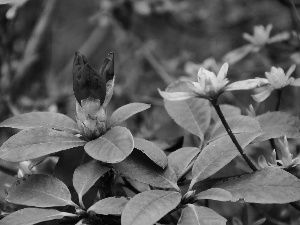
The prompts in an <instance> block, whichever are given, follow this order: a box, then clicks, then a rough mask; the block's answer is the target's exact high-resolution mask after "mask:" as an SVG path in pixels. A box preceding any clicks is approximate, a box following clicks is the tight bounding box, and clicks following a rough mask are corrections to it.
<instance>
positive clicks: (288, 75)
mask: <svg viewBox="0 0 300 225" xmlns="http://www.w3.org/2000/svg"><path fill="white" fill-rule="evenodd" d="M295 69H296V65H295V64H293V65H291V67H290V68H289V70H288V71H287V72H286V79H289V77H290V76H291V74H292V73H293V72H294V71H295Z"/></svg>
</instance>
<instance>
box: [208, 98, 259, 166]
mask: <svg viewBox="0 0 300 225" xmlns="http://www.w3.org/2000/svg"><path fill="white" fill-rule="evenodd" d="M210 102H211V103H212V105H213V106H214V108H215V110H216V112H217V114H218V116H219V118H220V119H221V121H222V123H223V125H224V127H225V129H226V131H227V133H228V135H229V137H230V138H231V140H232V142H233V143H234V145H235V147H236V148H237V150H238V151H239V152H240V154H241V155H242V157H243V158H244V160H245V161H246V163H247V164H248V166H249V167H250V168H251V169H252V170H253V171H258V169H257V168H256V166H255V165H254V164H253V163H252V161H251V160H250V159H249V158H248V156H247V155H246V154H245V153H244V152H243V149H242V147H241V146H240V144H239V143H238V141H237V140H236V137H235V136H234V134H233V133H232V131H231V129H230V127H229V125H228V123H227V121H226V119H225V117H224V115H223V113H222V110H221V108H220V105H219V102H218V100H217V99H211V100H210Z"/></svg>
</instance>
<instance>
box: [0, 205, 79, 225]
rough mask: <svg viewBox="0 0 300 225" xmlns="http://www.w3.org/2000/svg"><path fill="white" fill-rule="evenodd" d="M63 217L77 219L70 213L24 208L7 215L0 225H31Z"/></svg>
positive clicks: (0, 221)
mask: <svg viewBox="0 0 300 225" xmlns="http://www.w3.org/2000/svg"><path fill="white" fill-rule="evenodd" d="M65 216H68V217H77V215H75V214H72V213H66V212H60V211H58V210H55V209H39V208H26V209H21V210H18V211H16V212H13V213H11V214H9V215H8V216H6V217H4V218H3V219H2V220H0V224H1V225H32V224H37V223H40V222H43V221H49V220H57V219H61V218H63V217H65Z"/></svg>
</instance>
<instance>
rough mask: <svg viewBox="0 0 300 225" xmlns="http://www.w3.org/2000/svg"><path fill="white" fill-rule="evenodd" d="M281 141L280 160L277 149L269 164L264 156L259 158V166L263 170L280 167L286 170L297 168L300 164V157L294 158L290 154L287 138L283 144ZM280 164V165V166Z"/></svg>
mask: <svg viewBox="0 0 300 225" xmlns="http://www.w3.org/2000/svg"><path fill="white" fill-rule="evenodd" d="M278 141H279V145H280V146H279V148H278V157H279V158H280V159H279V160H276V152H275V149H274V151H273V153H272V156H271V159H270V162H267V161H266V159H265V157H264V156H262V155H261V156H259V158H258V165H259V166H260V167H261V168H265V167H269V166H271V167H279V168H285V169H289V168H292V167H295V166H297V165H298V164H300V156H297V157H296V158H293V154H292V153H291V152H290V148H289V144H288V141H287V138H286V136H284V138H283V142H282V141H281V140H278ZM278 163H279V165H278Z"/></svg>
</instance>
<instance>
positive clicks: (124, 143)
mask: <svg viewBox="0 0 300 225" xmlns="http://www.w3.org/2000/svg"><path fill="white" fill-rule="evenodd" d="M133 147H134V142H133V137H132V134H131V133H130V131H129V130H128V129H127V128H125V127H118V126H117V127H113V128H111V129H110V130H109V131H107V132H106V133H105V134H104V135H102V136H100V137H99V138H97V139H96V140H93V141H90V142H88V143H87V144H86V145H85V146H84V149H85V151H86V153H87V154H89V155H90V156H91V157H93V158H94V159H97V160H99V161H101V162H106V163H117V162H121V161H122V160H124V159H125V158H126V157H127V156H128V155H129V154H130V153H131V152H132V150H133Z"/></svg>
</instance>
